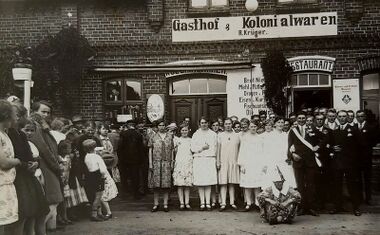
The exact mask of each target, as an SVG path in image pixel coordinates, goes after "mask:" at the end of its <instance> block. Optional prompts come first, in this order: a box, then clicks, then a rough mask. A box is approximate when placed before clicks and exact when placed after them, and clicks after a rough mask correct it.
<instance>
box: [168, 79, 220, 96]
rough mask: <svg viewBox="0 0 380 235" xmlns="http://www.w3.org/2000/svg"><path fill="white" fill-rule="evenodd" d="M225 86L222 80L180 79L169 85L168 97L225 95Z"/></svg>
mask: <svg viewBox="0 0 380 235" xmlns="http://www.w3.org/2000/svg"><path fill="white" fill-rule="evenodd" d="M226 85H227V82H226V79H224V78H190V79H182V80H177V81H173V82H172V83H171V84H170V95H207V94H211V93H212V94H225V93H226Z"/></svg>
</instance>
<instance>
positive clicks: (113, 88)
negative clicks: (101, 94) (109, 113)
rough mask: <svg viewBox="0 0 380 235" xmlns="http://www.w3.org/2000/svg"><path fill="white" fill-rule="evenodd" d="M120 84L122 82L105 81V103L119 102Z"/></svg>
mask: <svg viewBox="0 0 380 235" xmlns="http://www.w3.org/2000/svg"><path fill="white" fill-rule="evenodd" d="M121 82H122V81H107V82H106V85H105V90H106V95H105V96H106V97H105V100H106V101H107V102H121V101H122V100H121V97H122V94H121V87H122V85H121Z"/></svg>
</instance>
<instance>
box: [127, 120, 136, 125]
mask: <svg viewBox="0 0 380 235" xmlns="http://www.w3.org/2000/svg"><path fill="white" fill-rule="evenodd" d="M127 124H134V125H136V120H134V119H131V120H128V121H127Z"/></svg>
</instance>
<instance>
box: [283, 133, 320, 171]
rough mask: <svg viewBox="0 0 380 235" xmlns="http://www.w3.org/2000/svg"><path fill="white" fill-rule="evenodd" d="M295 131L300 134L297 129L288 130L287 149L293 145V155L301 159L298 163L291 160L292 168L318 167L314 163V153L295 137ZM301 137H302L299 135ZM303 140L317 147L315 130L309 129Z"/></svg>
mask: <svg viewBox="0 0 380 235" xmlns="http://www.w3.org/2000/svg"><path fill="white" fill-rule="evenodd" d="M295 131H297V132H298V133H300V134H301V132H300V129H299V127H298V126H297V127H295V128H293V129H291V130H290V132H289V137H288V147H289V149H290V147H291V146H292V145H294V148H295V153H296V154H298V155H299V156H300V157H301V158H302V159H301V160H299V161H294V160H293V166H294V167H295V168H298V167H313V168H314V167H315V168H316V167H318V165H317V162H316V161H315V153H314V152H313V151H312V150H311V149H310V148H308V147H307V146H306V145H305V144H304V143H302V142H301V140H300V139H299V138H298V137H297V136H296V134H295ZM301 136H302V135H301ZM305 140H306V141H307V142H309V143H310V144H311V145H312V146H316V145H318V139H317V136H316V134H315V130H313V129H310V130H309V131H306V133H305Z"/></svg>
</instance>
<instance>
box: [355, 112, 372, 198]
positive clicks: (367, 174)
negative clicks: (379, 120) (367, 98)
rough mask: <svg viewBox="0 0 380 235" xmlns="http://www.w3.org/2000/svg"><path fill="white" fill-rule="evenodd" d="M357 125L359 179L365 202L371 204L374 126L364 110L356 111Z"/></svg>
mask: <svg viewBox="0 0 380 235" xmlns="http://www.w3.org/2000/svg"><path fill="white" fill-rule="evenodd" d="M356 120H357V121H358V123H357V126H358V129H359V138H360V140H361V141H360V144H361V146H360V154H359V155H360V156H359V166H360V179H362V177H363V181H362V180H361V183H364V185H363V186H364V195H365V197H364V201H365V203H366V204H368V205H369V204H371V178H372V148H373V146H375V145H376V127H374V126H371V125H370V124H369V123H368V121H367V117H366V113H365V112H364V110H358V111H357V112H356Z"/></svg>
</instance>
